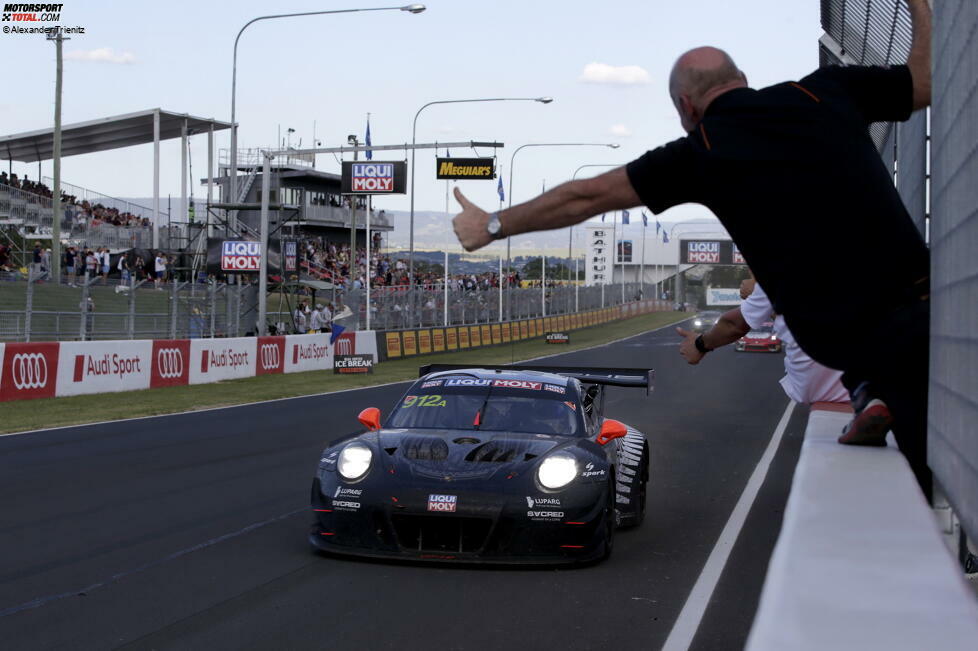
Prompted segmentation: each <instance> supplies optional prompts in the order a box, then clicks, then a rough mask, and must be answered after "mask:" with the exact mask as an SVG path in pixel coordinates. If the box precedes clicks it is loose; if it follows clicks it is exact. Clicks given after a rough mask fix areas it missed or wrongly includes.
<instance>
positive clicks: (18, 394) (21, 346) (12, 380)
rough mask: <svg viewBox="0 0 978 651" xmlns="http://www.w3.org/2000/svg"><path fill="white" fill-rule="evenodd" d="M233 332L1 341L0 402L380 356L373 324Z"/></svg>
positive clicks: (330, 365) (297, 369)
mask: <svg viewBox="0 0 978 651" xmlns="http://www.w3.org/2000/svg"><path fill="white" fill-rule="evenodd" d="M329 338H330V335H328V334H315V335H286V336H278V337H240V338H233V339H177V340H166V339H145V340H124V341H88V342H67V341H66V342H43V343H7V344H3V343H0V402H2V401H9V400H29V399H33V398H53V397H56V396H76V395H82V394H91V393H112V392H116V391H136V390H139V389H155V388H158V387H167V386H182V385H188V384H207V383H210V382H220V381H222V380H232V379H237V378H245V377H254V376H256V375H270V374H276V373H298V372H301V371H325V370H330V369H332V368H333V356H334V354H335V355H354V354H363V355H370V356H372V357H373V359H374V362H376V361H378V355H377V335H376V333H375V332H373V331H361V332H344V333H343V334H341V335H340V336H339V337H337V338H336V341H335V342H334V343H333V344H330V342H329Z"/></svg>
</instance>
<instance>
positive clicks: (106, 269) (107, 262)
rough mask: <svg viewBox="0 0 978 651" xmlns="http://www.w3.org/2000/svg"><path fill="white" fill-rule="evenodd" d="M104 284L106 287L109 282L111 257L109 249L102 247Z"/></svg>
mask: <svg viewBox="0 0 978 651" xmlns="http://www.w3.org/2000/svg"><path fill="white" fill-rule="evenodd" d="M101 262H102V284H103V285H104V284H105V283H107V282H108V281H109V267H110V265H111V255H110V254H109V247H107V246H103V247H102V259H101Z"/></svg>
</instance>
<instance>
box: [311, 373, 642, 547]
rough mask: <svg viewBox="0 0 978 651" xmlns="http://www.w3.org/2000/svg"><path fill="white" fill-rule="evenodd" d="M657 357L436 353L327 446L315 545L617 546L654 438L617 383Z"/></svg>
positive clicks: (633, 377)
mask: <svg viewBox="0 0 978 651" xmlns="http://www.w3.org/2000/svg"><path fill="white" fill-rule="evenodd" d="M652 377H653V372H652V371H651V370H650V369H603V368H563V367H551V366H483V367H479V368H467V367H461V366H446V365H428V366H424V367H422V368H421V376H420V378H419V379H418V380H417V381H415V382H414V383H413V384H412V385H411V387H410V388H409V389H408V390H407V392H406V393H405V394H404V395H403V396H402V397H401V399H400V400H399V401H398V402H397V404H396V405H395V406H394V408H393V410H392V412H391V414H390V415H389V416H388V417H387V419H386V421H384V422H383V423H382V419H381V414H380V410H379V409H377V408H375V407H369V408H367V409H364V410H363V411H362V412H361V413H360V416H359V420H360V422H361V423H362V424H363V425H364V426H365V427H366V428H367V431H366V432H363V433H361V434H359V435H355V436H353V437H352V438H348V439H346V440H343V441H341V442H338V443H336V444H333V445H331V446H330V447H327V448H326V449H325V450H324V451H323V453H322V455H321V457H320V460H319V466H318V468H317V470H316V475H315V478H314V479H313V482H312V509H313V512H314V514H315V522H314V524H313V526H312V529H311V531H310V535H309V541H310V543H311V544H312V546H313V548H314V549H316V550H318V551H322V552H327V553H332V554H347V555H356V556H367V557H378V558H392V559H408V560H417V561H446V562H453V561H457V562H469V563H509V564H547V565H553V564H566V563H577V562H587V561H595V560H600V559H603V558H607V557H608V556H610V555H611V552H612V549H613V548H614V541H615V530H616V528H618V527H634V526H638V525H639V524H641V523H642V520H643V519H644V517H645V501H646V486H647V483H648V480H649V444H648V441H647V440H646V437H645V435H644V434H642V433H641V432H639V431H638V430H636V429H634V428H632V427H629V426H628V425H625V424H624V423H622V422H620V421H617V420H613V419H611V418H607V417H606V416H605V414H604V405H605V388H606V387H607V386H619V387H634V388H645V389H646V392H647V393H648V391H650V390H651V386H652Z"/></svg>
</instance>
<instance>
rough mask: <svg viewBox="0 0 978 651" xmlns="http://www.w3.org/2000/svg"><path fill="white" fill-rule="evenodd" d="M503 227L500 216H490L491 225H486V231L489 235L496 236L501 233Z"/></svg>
mask: <svg viewBox="0 0 978 651" xmlns="http://www.w3.org/2000/svg"><path fill="white" fill-rule="evenodd" d="M501 226H502V224H500V223H499V216H498V215H490V216H489V223H488V224H486V230H487V231H489V234H490V235H496V234H498V233H499V228H500V227H501Z"/></svg>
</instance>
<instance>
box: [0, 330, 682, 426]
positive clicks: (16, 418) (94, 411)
mask: <svg viewBox="0 0 978 651" xmlns="http://www.w3.org/2000/svg"><path fill="white" fill-rule="evenodd" d="M682 316H683V315H682V314H681V313H679V312H654V313H651V314H644V315H642V316H637V317H633V318H631V319H626V320H624V321H619V322H617V323H608V324H605V325H603V326H596V327H592V328H587V329H584V330H575V331H572V332H571V343H570V345H567V346H553V345H548V344H546V343H544V342H543V340H542V339H534V340H530V341H521V342H518V343H513V344H508V345H501V346H493V347H488V348H476V349H473V350H467V351H463V352H458V353H442V354H437V355H418V356H415V357H410V358H407V359H399V360H392V361H388V362H384V363H383V364H378V365H377V366H375V367H374V372H373V374H372V375H333V372H332V371H309V372H306V373H290V374H288V375H262V376H257V377H252V378H244V379H241V380H227V381H224V382H216V383H214V384H197V385H194V386H182V387H167V388H162V389H147V390H143V391H127V392H124V393H102V394H95V395H85V396H71V397H65V398H48V399H44V400H23V401H16V402H7V403H3V417H2V419H0V433H9V432H23V431H27V430H34V429H43V428H47V427H59V426H64V425H81V424H83V423H92V422H99V421H106V420H118V419H122V418H136V417H139V416H155V415H160V414H172V413H176V412H181V411H193V410H195V409H205V408H208V407H223V406H228V405H239V404H244V403H249V402H258V401H261V400H272V399H276V398H292V397H297V396H304V395H312V394H317V393H324V392H328V391H338V390H341V389H356V388H362V387H369V386H374V385H377V384H385V383H388V382H399V381H402V380H410V379H413V378H415V377H417V376H418V367H419V366H421V365H423V364H427V363H442V364H470V363H471V364H473V365H478V364H507V363H510V362H513V361H519V360H524V359H530V358H533V357H540V356H542V355H552V354H555V353H566V352H569V351H573V350H580V349H582V348H589V347H591V346H596V345H600V344H603V343H607V342H609V341H614V340H615V339H621V338H622V337H628V336H630V335H636V334H640V333H642V332H646V331H648V330H652V329H654V328H659V327H661V326H664V325H667V324H669V323H672V322H674V321H677V320H679V319H680V318H682Z"/></svg>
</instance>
